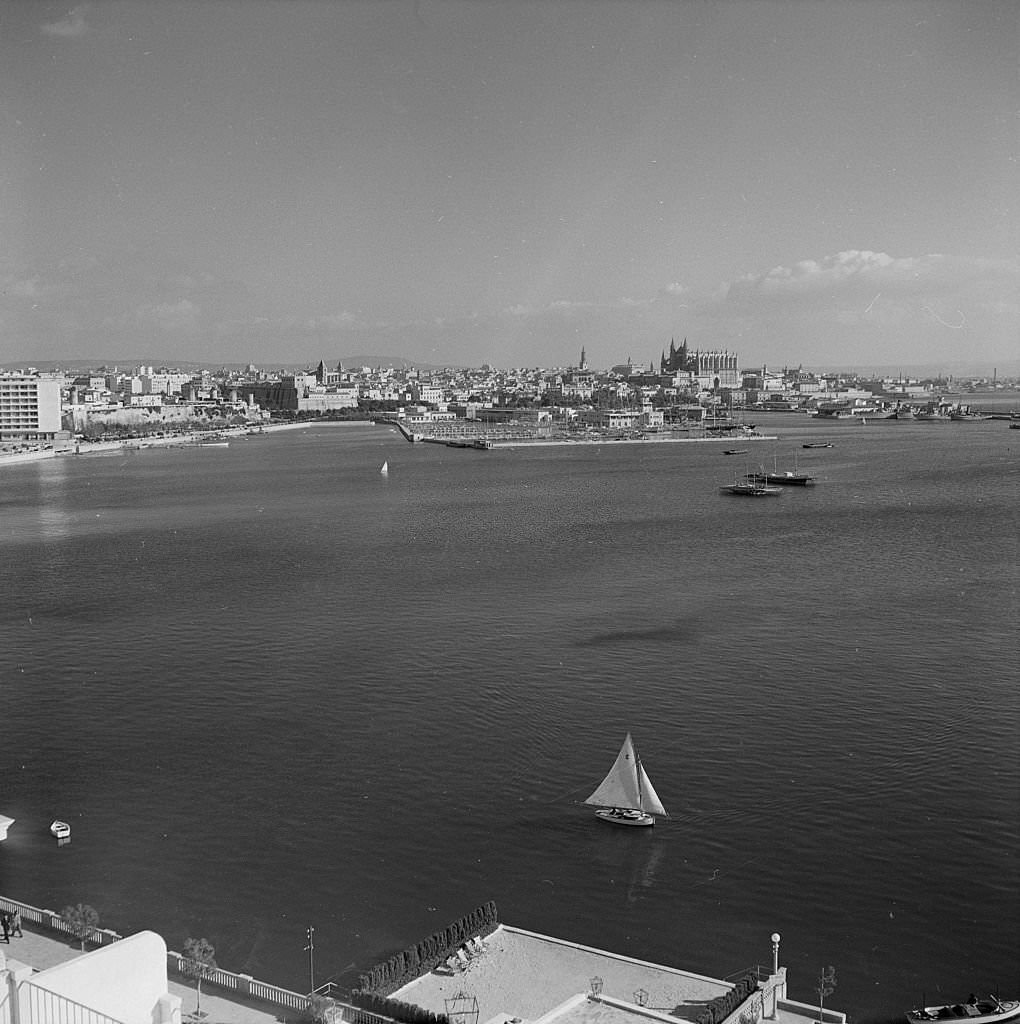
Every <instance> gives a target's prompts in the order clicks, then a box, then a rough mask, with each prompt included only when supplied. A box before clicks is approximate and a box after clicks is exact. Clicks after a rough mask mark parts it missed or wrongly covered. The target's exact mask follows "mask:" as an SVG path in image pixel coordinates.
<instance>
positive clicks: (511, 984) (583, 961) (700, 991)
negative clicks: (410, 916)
mask: <svg viewBox="0 0 1020 1024" xmlns="http://www.w3.org/2000/svg"><path fill="white" fill-rule="evenodd" d="M779 938H780V937H779V935H778V934H776V935H773V937H772V958H771V959H772V963H771V964H769V965H762V966H761V967H759V968H753V969H748V971H747V972H746V973H745V977H747V976H749V975H750V976H752V977H750V978H749V979H748V981H747V982H746V983H745V986H744V989H743V991H744V993H745V994H744V995H743V996H741V995H740V994H739V993H740V991H741V989H740V985H739V983H736V982H734V981H733V980H724V979H720V978H710V977H706V976H704V975H699V974H694V973H692V972H690V971H684V970H681V969H679V968H675V967H668V966H664V965H662V964H655V963H650V962H647V961H643V960H637V959H634V958H633V957H628V956H623V955H621V954H619V953H612V952H608V951H606V950H600V949H594V948H592V947H589V946H582V945H579V944H578V943H574V942H569V941H566V940H564V939H558V938H555V937H553V936H549V935H541V934H538V933H536V932H530V931H525V930H524V929H522V928H516V927H511V926H509V925H505V924H500V925H499V926H498V927H497V928H496V930H495V931H493V932H490V933H489V934H487V935H486V936H485V937H484V938H483V939H480V940H478V941H473V942H471V943H468V944H467V945H466V946H464V947H462V948H461V950H459V951H458V953H457V955H456V956H453V957H450V959H449V961H447V965H446V966H443V967H441V968H440V969H437V970H434V971H428V972H425V973H423V974H421V975H419V976H418V977H417V978H415V979H414V980H412V981H409V982H408V983H407V984H405V985H403V986H402V987H400V988H398V989H397V990H396V991H395V992H393V993H392V996H391V998H393V999H395V1000H399V1001H400V1002H404V1003H410V1004H412V1005H414V1006H418V1007H421V1008H422V1009H424V1010H427V1011H429V1012H432V1013H435V1014H444V1013H445V1014H446V1015H447V1016H449V1018H450V1020H451V1021H458V1022H463V1024H512V1022H515V1021H521V1020H525V1021H533V1022H542V1024H650V1021H661V1022H663V1024H680V1022H684V1021H688V1022H692V1024H693V1022H696V1021H697V1020H698V1019H699V1018H700V1017H701V1016H702V1015H703V1014H704V1013H705V1012H706V1011H707V1010H708V1008H709V1007H710V1006H711V1005H712V1004H713V1001H716V1000H719V1001H725V1000H727V999H729V1001H730V1002H732V1004H733V1005H732V1007H728V1008H727V1009H725V1010H722V1013H721V1014H719V1013H712V1014H710V1015H711V1016H712V1019H715V1020H720V1021H722V1022H724V1024H738V1022H739V1024H758V1022H768V1021H779V1022H783V1024H817V1022H818V1021H819V1019H821V1021H822V1022H823V1024H846V1014H845V1013H842V1012H839V1011H836V1010H830V1009H828V1008H825V1009H824V1010H822V1011H820V1008H819V1007H818V1006H817V1005H815V1006H811V1005H808V1004H805V1003H800V1002H797V1001H795V1000H792V999H789V998H788V996H787V977H786V975H787V972H786V968H785V967H780V966H779V963H778V955H779ZM465 975H466V977H465Z"/></svg>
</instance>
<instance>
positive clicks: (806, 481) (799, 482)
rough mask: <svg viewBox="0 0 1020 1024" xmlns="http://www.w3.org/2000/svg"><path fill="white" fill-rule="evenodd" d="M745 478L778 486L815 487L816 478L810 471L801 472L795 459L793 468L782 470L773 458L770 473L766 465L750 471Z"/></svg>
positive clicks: (753, 481)
mask: <svg viewBox="0 0 1020 1024" xmlns="http://www.w3.org/2000/svg"><path fill="white" fill-rule="evenodd" d="M744 479H745V480H747V481H750V482H751V483H758V484H767V485H772V486H776V487H814V486H815V478H814V477H813V476H812V475H811V474H810V473H801V472H800V469H799V467H798V466H797V464H796V461H794V468H793V469H792V470H790V469H786V470H783V471H782V472H780V470H779V468H778V465H777V464H776V462H775V460H773V468H772V472H771V473H770V472H769V471H768V470H767V469H765V467H764V466H762V467H761V468H760V469H758V470H757V472H754V473H748V474H747V475H746V476H745V477H744Z"/></svg>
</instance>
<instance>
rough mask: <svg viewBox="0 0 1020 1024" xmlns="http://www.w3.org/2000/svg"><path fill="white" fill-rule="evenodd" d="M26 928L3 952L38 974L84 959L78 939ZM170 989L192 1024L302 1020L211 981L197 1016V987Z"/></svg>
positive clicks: (0, 945) (175, 983)
mask: <svg viewBox="0 0 1020 1024" xmlns="http://www.w3.org/2000/svg"><path fill="white" fill-rule="evenodd" d="M22 927H23V929H24V932H25V935H24V938H15V937H13V936H12V938H11V940H10V943H9V944H7V943H4V942H2V941H0V950H2V951H3V952H4V954H5V955H6V956H7V957H8V958H9V959H11V960H20V961H21V962H22V963H23V964H28V966H29V967H34V968H35V969H36V970H37V971H43V970H46V969H47V968H48V967H56V965H57V964H61V963H65V962H66V961H68V960H73V959H74V958H75V957H78V956H81V947H80V945H79V944H78V942H77V941H76V940H73V939H69V938H66V937H63V936H61V935H59V934H55V933H53V932H49V931H46V930H43V929H39V928H38V927H36V926H33V924H32V923H30V922H29V923H25V924H23V925H22ZM167 987H168V989H169V991H170V993H171V995H175V996H180V998H181V1020H182V1021H184V1022H189V1024H191V1022H194V1024H198V1022H201V1024H274V1022H281V1024H283V1022H286V1024H297V1022H299V1021H300V1020H301V1019H302V1014H300V1013H299V1012H298V1011H296V1010H287V1009H285V1008H284V1007H282V1006H270V1005H267V1004H266V1003H256V1002H244V1001H241V1000H236V999H228V998H226V997H225V996H223V995H220V994H219V993H218V992H217V990H216V986H215V985H210V984H209V983H208V982H205V983H203V985H202V1016H201V1017H196V1016H195V1002H196V998H195V986H194V985H192V984H188V983H184V982H182V981H180V980H178V979H175V978H170V980H169V985H168V986H167Z"/></svg>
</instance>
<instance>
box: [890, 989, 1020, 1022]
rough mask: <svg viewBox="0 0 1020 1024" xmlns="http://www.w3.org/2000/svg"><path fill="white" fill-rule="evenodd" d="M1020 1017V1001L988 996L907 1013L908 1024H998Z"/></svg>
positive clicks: (921, 1008)
mask: <svg viewBox="0 0 1020 1024" xmlns="http://www.w3.org/2000/svg"><path fill="white" fill-rule="evenodd" d="M1018 1017H1020V999H1000V998H999V997H998V996H989V997H988V998H987V999H978V997H977V996H975V995H970V996H968V997H967V1001H966V1002H965V1003H947V1004H946V1005H945V1006H924V1007H920V1008H918V1009H916V1010H908V1011H907V1021H908V1022H909V1024H929V1022H931V1021H967V1022H968V1024H1000V1022H1001V1021H1009V1020H1016V1019H1017V1018H1018Z"/></svg>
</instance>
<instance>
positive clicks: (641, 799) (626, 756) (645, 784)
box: [584, 733, 666, 814]
mask: <svg viewBox="0 0 1020 1024" xmlns="http://www.w3.org/2000/svg"><path fill="white" fill-rule="evenodd" d="M584 802H585V803H586V804H594V805H595V806H596V807H621V808H633V809H636V810H645V811H648V812H649V813H651V814H665V813H666V810H665V808H664V807H663V806H662V804H661V803H659V798H658V796H656V794H655V790H654V789H653V788H652V784H651V782H650V781H649V779H648V775H647V774H646V772H645V770H644V768H642V767H641V765H640V764H639V763H638V759H637V754H636V753H635V751H634V741H633V740H632V739H631V738H630V733H627V738H626V739H625V740H624V741H623V746H622V747H621V748H620V753H619V754H617V756H616V760H615V761H614V762H613V767H612V768H610V769H609V774H608V775H607V776H606V777H605V778H604V779H603V780H602V782H601V783H600V785H599V786H598V788H597V789H596V790H595V792H594V793H592V795H591V796H590V797H588V799H587V800H585V801H584Z"/></svg>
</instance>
